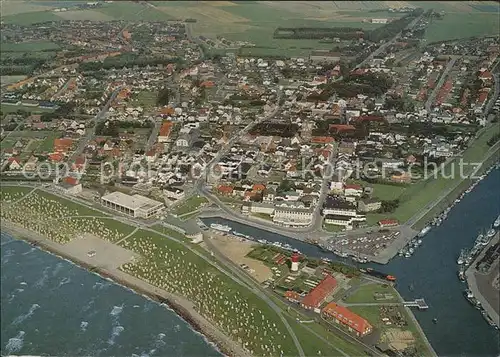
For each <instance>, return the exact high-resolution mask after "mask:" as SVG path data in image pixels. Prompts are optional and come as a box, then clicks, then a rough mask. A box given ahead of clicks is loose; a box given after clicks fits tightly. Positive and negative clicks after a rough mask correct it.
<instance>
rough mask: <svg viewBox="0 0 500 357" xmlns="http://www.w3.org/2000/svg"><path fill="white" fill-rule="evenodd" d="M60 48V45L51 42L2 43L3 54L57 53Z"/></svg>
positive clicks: (0, 44) (0, 43) (0, 47)
mask: <svg viewBox="0 0 500 357" xmlns="http://www.w3.org/2000/svg"><path fill="white" fill-rule="evenodd" d="M59 48H60V47H59V45H57V44H55V43H54V42H50V41H30V42H20V43H10V42H0V50H1V51H2V52H38V51H55V50H58V49H59Z"/></svg>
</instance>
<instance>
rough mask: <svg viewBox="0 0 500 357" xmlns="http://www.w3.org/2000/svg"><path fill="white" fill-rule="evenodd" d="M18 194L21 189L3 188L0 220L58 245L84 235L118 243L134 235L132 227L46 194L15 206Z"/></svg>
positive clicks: (29, 198)
mask: <svg viewBox="0 0 500 357" xmlns="http://www.w3.org/2000/svg"><path fill="white" fill-rule="evenodd" d="M18 192H19V188H18V187H14V188H12V187H7V186H6V187H2V196H1V199H2V202H1V204H2V210H1V218H2V219H5V220H6V221H9V222H12V223H15V224H17V225H20V226H22V227H23V228H25V229H29V230H32V231H34V232H36V233H39V234H41V235H43V236H45V237H47V238H49V239H50V240H53V241H55V242H57V243H67V242H69V241H70V240H71V239H73V238H75V237H77V236H79V235H82V234H84V233H87V234H92V235H94V236H96V237H99V238H101V239H104V240H107V241H110V242H117V241H119V240H120V239H123V238H124V237H126V236H127V235H128V234H130V233H131V232H132V231H133V228H132V227H131V226H128V225H126V224H123V223H121V222H119V221H116V220H115V219H113V218H109V217H106V216H105V215H104V214H103V213H102V212H99V211H95V210H92V209H90V208H87V207H85V206H82V205H80V204H78V203H74V202H72V201H69V200H66V199H63V198H60V197H58V196H55V195H52V194H49V193H46V192H43V191H34V192H32V193H30V194H29V195H26V196H25V197H24V198H23V199H22V201H19V202H14V203H12V201H13V200H16V198H17V197H19V193H18ZM17 199H18V198H17ZM9 202H10V204H9Z"/></svg>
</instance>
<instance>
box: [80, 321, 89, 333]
mask: <svg viewBox="0 0 500 357" xmlns="http://www.w3.org/2000/svg"><path fill="white" fill-rule="evenodd" d="M88 325H89V323H88V322H87V321H82V322H81V323H80V330H81V331H83V332H85V331H87V326H88Z"/></svg>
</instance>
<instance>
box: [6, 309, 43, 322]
mask: <svg viewBox="0 0 500 357" xmlns="http://www.w3.org/2000/svg"><path fill="white" fill-rule="evenodd" d="M39 307H40V305H38V304H33V305H31V307H30V309H29V311H28V312H27V313H26V314H24V315H19V316H18V317H16V318H15V319H14V321H13V322H12V324H14V325H19V324H20V323H21V322H23V321H25V320H27V319H29V318H30V317H31V316H33V313H34V312H35V311H36V310H37V309H38V308H39Z"/></svg>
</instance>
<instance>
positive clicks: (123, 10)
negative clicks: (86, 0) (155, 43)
mask: <svg viewBox="0 0 500 357" xmlns="http://www.w3.org/2000/svg"><path fill="white" fill-rule="evenodd" d="M95 11H99V12H101V13H103V14H105V15H108V16H111V17H112V18H113V19H115V20H125V21H167V20H172V19H173V18H172V17H171V16H169V14H168V13H166V12H162V11H158V10H155V9H153V8H151V7H149V6H147V5H141V4H139V3H133V2H113V3H111V4H104V5H103V6H102V7H100V8H97V9H95Z"/></svg>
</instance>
